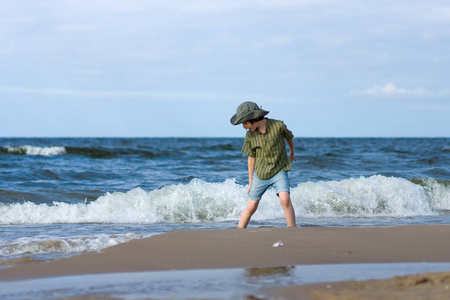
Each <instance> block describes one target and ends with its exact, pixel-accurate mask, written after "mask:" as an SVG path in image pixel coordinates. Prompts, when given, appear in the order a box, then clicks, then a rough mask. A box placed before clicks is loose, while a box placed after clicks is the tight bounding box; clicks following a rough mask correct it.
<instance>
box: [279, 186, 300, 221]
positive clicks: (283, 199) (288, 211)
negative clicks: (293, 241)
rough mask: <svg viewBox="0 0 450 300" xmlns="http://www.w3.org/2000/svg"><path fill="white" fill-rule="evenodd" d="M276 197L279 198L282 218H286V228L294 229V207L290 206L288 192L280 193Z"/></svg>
mask: <svg viewBox="0 0 450 300" xmlns="http://www.w3.org/2000/svg"><path fill="white" fill-rule="evenodd" d="M278 196H279V197H280V204H281V206H282V207H283V210H284V217H285V218H286V223H287V226H288V227H295V226H296V224H295V211H294V206H292V202H291V196H290V195H289V193H288V192H281V193H279V194H278Z"/></svg>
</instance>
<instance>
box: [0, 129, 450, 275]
mask: <svg viewBox="0 0 450 300" xmlns="http://www.w3.org/2000/svg"><path fill="white" fill-rule="evenodd" d="M242 144H243V138H0V268H7V267H11V265H13V264H17V263H21V262H29V261H40V260H50V259H55V258H60V257H68V256H73V255H78V254H82V253H87V252H93V251H100V250H102V249H104V248H107V247H111V246H114V245H117V244H120V243H126V242H128V241H131V240H133V239H142V238H146V237H150V236H152V235H156V234H161V233H164V232H168V231H173V230H210V229H227V228H234V227H236V225H237V222H238V219H239V216H240V214H241V212H242V210H243V208H244V207H245V205H246V203H247V194H246V191H247V187H248V171H247V158H246V156H245V155H244V154H243V153H242V152H241V148H242ZM294 145H295V157H296V162H294V163H293V164H292V166H293V169H292V171H290V172H289V181H290V188H291V199H292V202H293V205H294V209H295V212H296V219H297V224H298V226H300V227H306V226H325V227H327V226H344V227H349V226H396V225H411V224H450V138H301V137H296V138H294ZM284 226H286V221H285V219H284V214H283V210H282V208H281V206H280V204H279V201H278V198H277V196H276V193H275V191H274V190H272V189H270V190H268V191H267V192H266V194H265V195H264V196H263V198H262V199H261V203H260V205H259V208H258V211H257V212H256V213H255V215H254V216H253V218H252V220H251V222H250V224H249V227H252V228H258V227H284Z"/></svg>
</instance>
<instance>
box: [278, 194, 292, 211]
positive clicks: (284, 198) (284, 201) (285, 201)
mask: <svg viewBox="0 0 450 300" xmlns="http://www.w3.org/2000/svg"><path fill="white" fill-rule="evenodd" d="M278 197H279V198H280V204H281V206H283V207H289V206H291V205H292V203H291V196H290V195H289V193H288V192H281V193H279V194H278Z"/></svg>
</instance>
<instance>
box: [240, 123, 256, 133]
mask: <svg viewBox="0 0 450 300" xmlns="http://www.w3.org/2000/svg"><path fill="white" fill-rule="evenodd" d="M253 125H254V124H252V123H250V122H249V121H245V122H244V123H242V127H244V129H249V130H251V131H255V130H256V126H253ZM253 127H255V128H253Z"/></svg>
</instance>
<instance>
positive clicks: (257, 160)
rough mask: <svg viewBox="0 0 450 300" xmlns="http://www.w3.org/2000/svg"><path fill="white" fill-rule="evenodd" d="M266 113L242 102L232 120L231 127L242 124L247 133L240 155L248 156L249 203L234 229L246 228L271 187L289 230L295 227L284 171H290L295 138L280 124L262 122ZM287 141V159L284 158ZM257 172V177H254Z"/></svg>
mask: <svg viewBox="0 0 450 300" xmlns="http://www.w3.org/2000/svg"><path fill="white" fill-rule="evenodd" d="M268 113H269V112H268V111H266V110H263V109H260V108H259V107H258V105H257V104H256V103H254V102H244V103H242V104H241V105H239V107H238V108H237V110H236V114H235V115H234V116H233V117H232V118H231V120H230V122H231V124H233V125H238V124H242V126H243V127H244V129H247V130H248V131H247V134H246V136H245V141H244V146H243V147H242V152H244V153H245V154H247V155H248V177H249V180H248V190H247V194H248V195H249V200H248V202H247V206H246V207H245V209H244V211H243V212H242V215H241V217H240V219H239V224H238V226H237V228H246V227H247V225H248V223H249V221H250V218H251V217H252V215H253V214H254V213H255V211H256V209H257V208H258V204H259V200H261V197H262V195H263V194H264V193H265V192H266V190H267V189H268V188H269V187H274V188H275V191H276V193H277V195H278V197H279V199H280V204H281V206H282V207H283V210H284V216H285V218H286V222H287V226H288V227H295V226H296V225H295V212H294V207H293V206H292V202H291V197H290V189H289V178H288V175H287V171H290V170H291V169H292V167H291V162H294V161H296V160H295V157H294V140H293V137H294V135H293V134H292V132H291V131H290V130H288V129H287V127H286V125H284V123H283V122H282V121H278V120H273V119H267V118H264V116H265V115H267V114H268ZM284 140H286V141H287V144H288V146H289V150H290V153H289V157H288V156H287V154H286V144H285V142H284ZM255 170H256V174H253V173H254V171H255Z"/></svg>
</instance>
